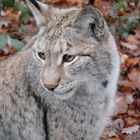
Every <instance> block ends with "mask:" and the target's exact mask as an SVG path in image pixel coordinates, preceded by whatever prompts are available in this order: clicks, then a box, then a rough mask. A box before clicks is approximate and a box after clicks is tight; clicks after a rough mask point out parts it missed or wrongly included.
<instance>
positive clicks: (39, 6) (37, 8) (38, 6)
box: [26, 0, 48, 28]
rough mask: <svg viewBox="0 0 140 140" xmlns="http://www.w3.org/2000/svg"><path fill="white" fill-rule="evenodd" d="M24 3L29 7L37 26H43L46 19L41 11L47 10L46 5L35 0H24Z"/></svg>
mask: <svg viewBox="0 0 140 140" xmlns="http://www.w3.org/2000/svg"><path fill="white" fill-rule="evenodd" d="M26 3H27V4H28V6H29V8H30V9H31V11H32V13H33V15H34V17H35V20H36V23H37V25H38V27H39V28H40V27H42V26H45V24H46V19H45V16H44V15H43V12H47V10H48V6H47V5H46V4H43V3H41V2H38V1H35V0H26Z"/></svg>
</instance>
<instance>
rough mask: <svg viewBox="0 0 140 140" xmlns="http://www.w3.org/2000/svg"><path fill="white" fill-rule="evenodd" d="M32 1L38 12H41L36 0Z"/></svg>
mask: <svg viewBox="0 0 140 140" xmlns="http://www.w3.org/2000/svg"><path fill="white" fill-rule="evenodd" d="M30 1H31V3H32V4H33V5H34V6H35V7H36V8H37V9H38V10H40V7H39V5H38V3H37V2H36V0H30Z"/></svg>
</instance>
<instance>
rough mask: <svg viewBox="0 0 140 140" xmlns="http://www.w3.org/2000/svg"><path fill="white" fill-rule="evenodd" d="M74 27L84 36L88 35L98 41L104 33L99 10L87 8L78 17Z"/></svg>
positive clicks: (102, 19)
mask: <svg viewBox="0 0 140 140" xmlns="http://www.w3.org/2000/svg"><path fill="white" fill-rule="evenodd" d="M75 26H76V28H77V29H78V30H80V31H81V32H83V33H85V34H90V35H93V36H95V37H96V38H97V39H100V38H101V37H102V36H103V35H104V33H105V21H104V18H103V16H102V14H101V13H100V12H99V10H97V9H95V8H93V7H92V6H87V7H86V8H84V9H83V10H82V11H81V12H80V14H79V15H78V17H77V19H76V21H75Z"/></svg>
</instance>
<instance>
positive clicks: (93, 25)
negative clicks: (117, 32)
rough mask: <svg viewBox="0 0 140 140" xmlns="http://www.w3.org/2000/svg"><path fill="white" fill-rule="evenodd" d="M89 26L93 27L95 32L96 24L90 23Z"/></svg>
mask: <svg viewBox="0 0 140 140" xmlns="http://www.w3.org/2000/svg"><path fill="white" fill-rule="evenodd" d="M89 26H90V27H91V30H92V32H94V29H95V26H96V25H95V24H94V23H90V24H89Z"/></svg>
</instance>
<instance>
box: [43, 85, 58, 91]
mask: <svg viewBox="0 0 140 140" xmlns="http://www.w3.org/2000/svg"><path fill="white" fill-rule="evenodd" d="M44 86H45V87H46V88H47V89H48V90H50V91H54V90H55V89H56V88H57V87H58V85H47V84H44Z"/></svg>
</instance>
